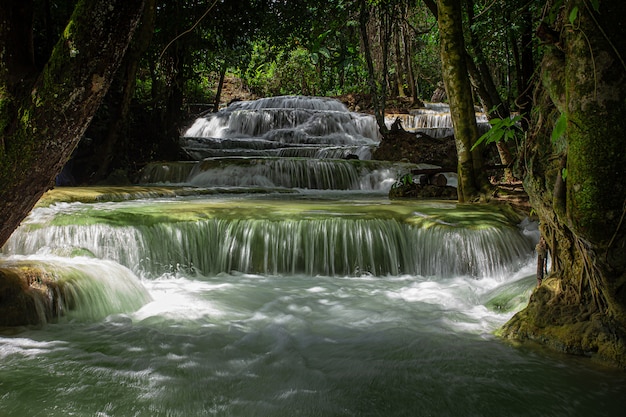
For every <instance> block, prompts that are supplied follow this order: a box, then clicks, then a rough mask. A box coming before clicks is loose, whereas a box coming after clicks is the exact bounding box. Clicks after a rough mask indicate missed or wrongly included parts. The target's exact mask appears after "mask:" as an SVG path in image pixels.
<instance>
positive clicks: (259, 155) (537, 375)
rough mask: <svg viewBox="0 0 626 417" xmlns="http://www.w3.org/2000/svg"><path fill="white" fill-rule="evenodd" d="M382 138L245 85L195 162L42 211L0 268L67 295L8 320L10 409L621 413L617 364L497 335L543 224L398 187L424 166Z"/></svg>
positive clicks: (7, 412) (8, 415)
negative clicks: (406, 194) (250, 91)
mask: <svg viewBox="0 0 626 417" xmlns="http://www.w3.org/2000/svg"><path fill="white" fill-rule="evenodd" d="M440 110H441V109H438V110H437V111H438V112H439V111H440ZM427 119H428V120H431V119H433V120H435V119H437V118H432V117H428V118H427ZM429 123H430V122H429ZM420 128H423V129H428V132H429V134H431V135H433V136H435V137H441V136H443V134H436V132H433V129H439V127H437V126H430V125H427V126H421V125H420ZM444 129H448V128H447V127H444ZM448 130H449V129H448ZM440 133H446V132H440ZM446 134H448V133H446ZM378 141H379V138H378V133H377V127H376V123H375V120H374V118H373V117H371V116H367V115H363V114H356V113H351V112H349V111H348V110H347V109H346V108H345V106H343V105H342V104H341V103H339V102H337V101H334V100H330V99H325V98H324V99H320V98H306V97H282V98H281V97H278V98H271V99H263V100H259V101H256V102H238V103H236V104H235V105H233V106H232V107H230V108H229V109H227V110H226V111H221V112H219V113H217V114H214V115H210V116H208V117H207V118H206V119H198V120H197V121H196V122H195V123H194V124H193V126H191V127H190V129H189V130H188V131H187V133H186V137H185V138H182V139H181V143H182V145H183V146H184V148H185V150H186V152H187V153H188V155H189V156H190V157H191V158H195V159H197V160H198V162H189V163H180V164H177V163H173V164H154V165H152V166H150V167H148V168H147V169H146V170H145V171H144V172H143V175H142V177H141V182H142V183H147V184H148V185H146V186H144V187H141V188H133V187H129V189H115V190H109V189H107V190H105V194H101V195H100V197H104V196H105V195H108V196H109V198H111V199H114V200H122V199H128V200H129V201H121V202H119V201H118V202H98V203H92V204H83V203H57V204H54V205H52V206H49V207H40V208H37V209H36V210H34V211H33V212H32V213H31V215H30V216H29V217H28V218H27V219H26V220H25V221H24V222H23V224H22V226H21V227H20V228H19V229H18V230H17V231H16V233H14V235H13V236H12V237H11V239H10V240H9V242H7V244H6V245H5V246H4V247H3V248H2V249H1V250H0V267H3V268H14V269H19V268H21V267H23V266H29V267H32V266H33V265H35V266H37V267H38V268H39V269H42V270H44V271H45V272H46V274H47V276H49V277H51V278H54V279H56V280H57V281H58V282H59V283H60V284H61V285H62V287H63V288H64V289H65V290H64V293H63V298H64V300H65V302H64V303H63V304H62V305H61V307H62V311H63V312H64V315H63V317H61V318H60V319H59V320H58V321H55V322H51V323H45V324H43V325H42V326H38V327H35V328H22V329H11V330H7V329H5V330H0V417H39V416H41V417H51V416H59V417H60V416H63V417H66V416H80V417H87V416H96V417H161V416H162V417H178V416H180V417H196V416H233V417H247V416H260V417H266V416H268V417H274V416H285V417H295V416H304V417H313V416H318V417H334V416H355V417H361V416H381V417H396V416H433V417H440V416H451V417H457V416H485V417H491V416H494V417H495V416H507V417H508V416H541V417H546V416H550V417H553V416H563V417H566V416H567V417H571V416H584V417H589V416H623V415H624V411H623V410H624V406H626V395H625V394H626V376H625V375H624V373H623V372H617V371H614V370H611V369H606V368H602V367H600V366H598V365H595V364H594V363H592V362H591V361H589V360H588V359H584V358H575V357H570V356H563V355H557V354H551V353H549V352H547V351H545V350H542V349H533V348H531V347H523V348H520V347H514V346H511V345H508V344H506V343H503V342H502V341H500V340H498V339H496V338H495V337H494V336H493V333H494V331H495V330H497V329H498V328H499V327H500V326H502V325H503V324H504V323H505V322H506V321H507V320H508V319H509V318H510V317H511V316H512V315H513V314H514V313H515V312H516V311H518V310H520V309H522V308H523V307H524V305H525V304H526V302H527V300H528V297H529V295H530V293H531V291H532V288H533V287H534V285H535V282H536V280H535V277H534V275H533V274H534V271H535V264H536V262H535V255H534V253H533V249H534V246H535V243H536V241H537V239H538V234H537V226H536V225H534V224H532V223H531V222H528V221H525V222H522V223H521V224H518V223H519V220H512V219H511V218H510V215H509V214H507V212H504V211H502V210H501V209H496V208H494V207H481V206H463V205H457V204H455V203H451V202H415V201H413V202H391V201H389V200H388V199H387V198H386V192H387V191H388V190H389V188H390V187H391V185H392V184H393V182H394V181H395V179H396V178H397V177H398V176H399V175H404V174H406V173H407V172H409V171H410V169H412V168H414V167H412V166H408V165H406V164H390V163H383V162H379V161H362V160H363V159H369V158H370V157H371V151H372V149H373V148H375V146H376V145H377V143H378ZM206 157H211V158H210V159H208V160H205V161H201V160H203V158H206ZM283 157H284V159H281V158H283ZM344 157H350V158H351V159H349V160H344V159H324V158H344ZM354 157H358V158H359V159H360V160H355V159H354ZM303 158H311V160H307V159H303ZM150 183H152V184H154V183H159V184H161V185H168V188H167V189H166V188H164V187H160V188H158V189H157V188H155V189H154V190H156V191H155V192H154V193H152V192H149V184H150ZM176 184H178V185H182V186H185V188H184V189H179V190H178V191H176V190H175V189H174V188H171V189H170V188H169V186H175V185H176ZM191 185H195V186H198V187H202V189H194V188H193V187H192V186H191ZM248 187H253V189H250V188H248ZM164 190H165V191H164ZM66 191H68V192H67V193H66V195H65V197H64V198H65V199H69V200H71V196H72V195H75V196H76V195H78V196H79V197H80V198H81V199H83V198H84V199H87V198H88V196H90V195H93V194H94V193H96V192H95V191H94V190H93V189H92V190H87V191H86V192H81V191H80V190H78V191H77V190H66ZM166 191H167V192H166ZM73 193H74V194H73ZM259 193H260V194H259ZM195 194H205V195H206V196H204V197H200V196H196V197H194V195H195ZM175 195H179V197H174V196H175ZM182 195H184V197H182ZM158 196H161V197H158ZM163 196H172V197H171V198H162V197H163ZM0 296H2V295H0Z"/></svg>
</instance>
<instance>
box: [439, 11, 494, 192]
mask: <svg viewBox="0 0 626 417" xmlns="http://www.w3.org/2000/svg"><path fill="white" fill-rule="evenodd" d="M437 10H438V14H439V15H438V20H437V21H438V24H439V33H440V42H441V68H442V74H443V79H444V84H445V87H446V93H447V95H448V100H449V102H450V115H451V118H452V124H453V126H454V137H455V142H456V149H457V154H458V159H459V162H458V164H459V166H458V171H457V172H458V176H459V185H458V187H459V188H458V190H459V201H461V202H463V201H472V200H476V199H477V198H479V197H480V190H481V187H482V185H483V184H482V182H481V179H480V178H479V177H478V174H479V173H480V172H481V171H482V157H481V155H480V150H475V151H474V152H472V151H470V149H471V148H472V145H473V144H474V142H475V141H476V139H478V127H477V125H476V113H475V111H474V103H473V101H472V89H471V84H470V82H469V78H468V71H467V63H466V58H465V57H466V54H465V42H464V39H463V26H462V17H461V4H460V2H458V1H455V0H438V2H437Z"/></svg>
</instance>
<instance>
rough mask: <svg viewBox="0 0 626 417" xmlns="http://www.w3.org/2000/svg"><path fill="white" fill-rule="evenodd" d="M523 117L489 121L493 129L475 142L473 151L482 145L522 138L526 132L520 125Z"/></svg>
mask: <svg viewBox="0 0 626 417" xmlns="http://www.w3.org/2000/svg"><path fill="white" fill-rule="evenodd" d="M521 118H522V117H521V116H519V115H517V116H514V117H510V118H503V119H501V118H494V119H491V120H489V124H490V125H491V129H489V130H488V131H487V132H485V134H483V135H482V136H481V137H479V138H478V140H476V142H474V145H472V148H471V150H472V151H473V150H474V149H476V148H477V147H478V146H479V145H481V144H483V143H484V144H488V143H495V142H500V141H505V142H508V141H509V140H511V139H515V138H517V137H521V136H522V135H523V134H524V132H523V131H522V129H521V127H520V125H519V123H520V120H521Z"/></svg>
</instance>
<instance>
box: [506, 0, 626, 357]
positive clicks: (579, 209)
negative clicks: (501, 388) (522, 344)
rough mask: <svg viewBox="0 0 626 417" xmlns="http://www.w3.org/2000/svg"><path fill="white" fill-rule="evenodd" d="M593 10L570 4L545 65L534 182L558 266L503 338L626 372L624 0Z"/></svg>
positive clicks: (577, 0) (532, 153)
mask: <svg viewBox="0 0 626 417" xmlns="http://www.w3.org/2000/svg"><path fill="white" fill-rule="evenodd" d="M590 4H591V3H590V2H586V1H583V0H568V1H565V3H564V7H563V10H562V11H561V13H562V16H561V19H559V20H557V21H558V22H561V23H560V24H561V25H564V26H562V27H556V28H554V29H555V31H556V33H560V34H561V35H560V39H558V40H557V41H558V42H557V43H556V44H555V45H553V47H552V48H551V51H549V52H548V53H546V55H545V56H544V60H543V62H542V80H543V89H542V91H541V93H542V95H538V96H539V97H542V98H543V101H542V102H540V103H535V105H536V106H537V108H538V109H541V113H540V114H539V115H538V118H537V119H536V120H535V121H534V126H533V128H534V132H535V134H534V135H533V136H531V137H530V138H529V141H528V143H527V144H526V149H525V152H526V161H525V165H526V169H527V172H526V176H525V184H524V185H525V188H526V190H527V191H528V193H529V195H530V198H531V203H532V205H533V208H534V209H535V211H536V212H537V214H538V215H539V218H540V223H541V231H542V234H543V237H544V238H545V241H546V244H547V247H548V249H549V252H550V255H551V259H552V266H551V271H550V274H549V275H548V276H547V277H546V279H545V280H544V281H543V283H542V284H541V285H540V286H539V287H538V288H537V289H536V290H535V292H534V293H533V295H532V296H531V299H530V302H529V305H528V307H527V308H526V309H525V310H523V311H521V312H520V313H518V314H517V315H516V316H515V317H514V318H513V319H512V320H511V321H510V322H509V323H508V324H507V325H506V326H505V327H504V329H503V330H502V335H503V336H505V337H508V338H514V339H520V340H527V339H530V340H534V341H536V342H539V343H543V344H546V345H548V346H551V347H553V348H555V349H557V350H561V351H566V352H570V353H576V354H584V355H589V356H595V357H597V358H600V359H602V360H606V361H610V362H612V363H614V364H616V365H618V366H620V367H622V368H626V182H624V181H623V178H625V177H626V152H625V151H624V149H625V145H626V140H625V139H624V138H625V137H624V132H625V131H626V118H625V117H624V115H625V114H626V64H625V63H624V58H625V57H626V26H624V25H623V21H622V20H623V14H622V13H621V10H622V7H623V5H622V2H621V1H619V0H610V1H609V0H605V1H602V2H600V10H599V11H598V12H596V11H592V10H590V7H591V5H590ZM557 119H560V120H562V121H566V125H565V129H563V131H562V132H561V129H560V127H558V126H559V125H557V127H556V132H555V133H557V134H558V133H563V134H562V135H561V136H560V137H559V138H555V139H554V140H553V139H552V138H551V135H552V133H553V128H554V126H555V120H557Z"/></svg>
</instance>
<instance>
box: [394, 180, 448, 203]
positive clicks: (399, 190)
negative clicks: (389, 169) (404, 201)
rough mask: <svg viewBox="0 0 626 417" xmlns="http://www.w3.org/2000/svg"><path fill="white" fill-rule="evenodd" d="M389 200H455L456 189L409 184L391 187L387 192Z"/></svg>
mask: <svg viewBox="0 0 626 417" xmlns="http://www.w3.org/2000/svg"><path fill="white" fill-rule="evenodd" d="M389 198H391V199H396V198H417V199H438V200H457V199H458V193H457V190H456V188H454V187H450V186H445V187H440V186H436V185H431V184H425V185H421V184H417V183H410V184H403V185H399V186H394V187H392V188H391V190H389Z"/></svg>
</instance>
